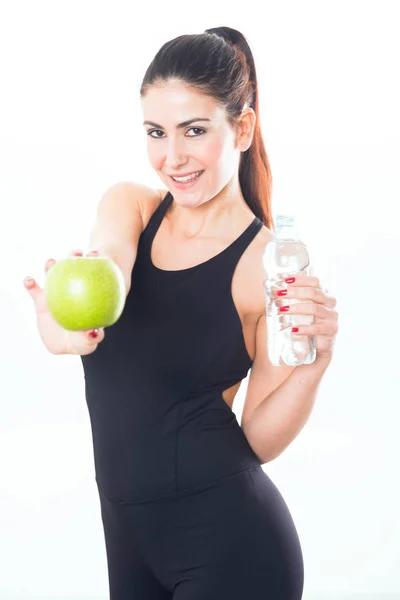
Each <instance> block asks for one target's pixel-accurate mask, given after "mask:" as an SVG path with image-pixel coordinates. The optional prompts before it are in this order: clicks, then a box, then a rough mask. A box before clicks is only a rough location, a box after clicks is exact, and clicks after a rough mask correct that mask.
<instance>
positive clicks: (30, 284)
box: [24, 277, 43, 305]
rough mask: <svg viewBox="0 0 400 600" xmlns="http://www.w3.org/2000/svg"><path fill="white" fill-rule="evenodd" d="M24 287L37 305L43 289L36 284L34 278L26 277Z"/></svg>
mask: <svg viewBox="0 0 400 600" xmlns="http://www.w3.org/2000/svg"><path fill="white" fill-rule="evenodd" d="M24 286H25V289H26V290H28V292H29V295H30V297H31V298H32V300H33V301H34V303H35V305H36V304H37V302H38V300H39V298H40V296H41V293H42V291H43V290H42V288H41V287H40V285H38V284H37V283H36V281H35V279H33V277H25V279H24Z"/></svg>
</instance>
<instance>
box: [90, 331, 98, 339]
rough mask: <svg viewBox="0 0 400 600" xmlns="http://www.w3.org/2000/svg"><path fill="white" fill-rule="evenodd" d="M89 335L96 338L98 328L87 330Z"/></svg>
mask: <svg viewBox="0 0 400 600" xmlns="http://www.w3.org/2000/svg"><path fill="white" fill-rule="evenodd" d="M89 335H90V337H92V338H97V336H98V335H99V330H98V329H92V331H89Z"/></svg>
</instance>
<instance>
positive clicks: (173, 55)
mask: <svg viewBox="0 0 400 600" xmlns="http://www.w3.org/2000/svg"><path fill="white" fill-rule="evenodd" d="M168 79H179V80H181V81H184V82H185V83H188V84H189V85H191V86H193V87H196V88H197V89H199V90H200V91H201V92H203V93H205V94H207V95H209V96H211V97H213V98H215V100H216V101H217V102H219V103H220V104H221V105H222V106H224V107H225V110H226V112H227V117H228V121H229V122H230V123H231V125H234V123H235V121H236V119H237V118H238V116H239V115H240V114H241V112H242V110H243V109H244V107H245V106H247V107H250V108H252V109H253V110H254V112H255V115H256V125H255V131H254V136H253V140H252V143H251V146H250V148H249V149H248V150H247V151H246V152H242V154H241V158H240V165H239V182H240V187H241V190H242V194H243V197H244V199H245V201H246V203H247V205H248V206H249V208H250V209H251V211H252V212H253V213H254V214H255V215H256V216H257V217H258V218H259V219H260V220H261V221H262V222H263V223H264V225H266V226H267V227H268V228H270V229H274V224H273V217H272V209H271V193H272V175H271V168H270V165H269V161H268V156H267V152H266V150H265V145H264V140H263V137H262V133H261V126H260V116H259V105H258V83H257V74H256V68H255V63H254V58H253V54H252V52H251V49H250V46H249V44H248V42H247V40H246V38H245V37H244V36H243V34H242V33H240V31H237V30H236V29H231V28H230V27H215V28H213V29H206V31H205V32H204V33H201V34H192V35H181V36H179V37H177V38H175V39H173V40H170V41H169V42H166V43H165V44H164V45H163V46H162V47H161V48H160V50H159V51H158V52H157V54H156V55H155V57H154V59H153V60H152V62H151V63H150V65H149V67H148V69H147V71H146V73H145V76H144V78H143V81H142V85H141V88H140V95H141V96H144V95H145V94H146V91H147V90H148V88H149V87H151V86H152V85H153V84H154V83H159V82H163V81H167V80H168Z"/></svg>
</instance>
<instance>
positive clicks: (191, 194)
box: [142, 80, 337, 420]
mask: <svg viewBox="0 0 400 600" xmlns="http://www.w3.org/2000/svg"><path fill="white" fill-rule="evenodd" d="M142 110H143V121H144V128H145V130H146V133H147V134H148V135H147V153H148V158H149V162H150V164H151V166H152V168H153V169H154V170H155V172H156V173H157V174H158V176H159V177H160V179H161V181H162V182H163V183H164V185H165V187H166V188H167V189H166V190H161V197H160V201H161V200H162V199H163V198H164V196H165V194H166V193H167V191H168V190H169V191H170V192H171V194H172V196H173V202H172V203H171V205H170V207H169V210H168V211H167V213H166V216H165V218H164V219H163V221H162V223H161V225H160V227H159V229H158V231H157V233H156V235H155V238H154V240H153V244H152V250H151V258H152V261H153V263H154V264H155V265H156V266H157V267H158V268H161V269H165V270H179V269H185V268H189V267H191V266H194V265H196V264H199V263H202V262H205V261H206V260H208V259H209V258H211V257H213V256H215V255H216V254H218V253H219V252H221V251H222V250H223V249H224V248H226V247H227V246H228V245H229V244H231V243H232V242H233V241H234V240H235V239H236V238H237V237H238V236H239V235H240V234H241V233H242V232H243V231H244V230H245V229H246V228H247V227H248V226H249V225H250V223H251V221H252V220H253V219H254V216H255V215H254V214H253V213H252V211H251V210H250V208H249V207H248V205H247V204H246V202H245V200H244V197H243V194H242V192H241V189H240V185H239V161H240V155H241V152H244V151H246V150H247V149H248V148H249V147H250V145H251V143H252V140H253V136H254V128H255V122H256V115H255V113H254V111H253V110H252V109H251V108H245V109H244V110H243V111H242V113H241V114H240V116H239V117H238V119H237V121H236V123H235V125H234V126H232V125H231V124H230V123H229V122H228V119H227V114H226V112H225V109H224V108H223V107H221V106H220V105H219V104H218V103H217V102H216V101H215V100H214V99H213V98H211V97H208V96H206V95H205V94H203V93H201V91H199V90H197V89H194V88H193V87H190V86H188V85H187V84H185V83H183V82H181V81H178V80H169V81H167V82H162V83H158V84H157V85H153V86H152V87H151V88H150V89H149V90H148V91H147V92H146V94H145V95H144V96H143V97H142ZM194 118H202V119H208V120H209V121H193V122H191V123H190V124H187V126H185V127H179V126H178V125H179V124H180V123H183V122H185V121H188V120H192V119H194ZM201 170H204V173H203V175H202V176H201V178H200V179H199V181H198V182H197V183H196V185H195V186H193V187H192V188H188V189H187V190H179V189H177V188H175V187H174V184H173V181H172V180H171V179H170V177H169V175H171V174H174V175H186V174H188V173H193V172H196V171H201ZM145 225H146V223H145ZM271 237H272V232H271V231H270V230H269V229H268V228H267V227H265V226H264V227H262V229H261V230H260V231H259V232H258V234H257V235H256V236H255V238H254V240H253V241H252V242H251V243H250V244H249V246H248V247H247V248H246V250H245V251H244V253H243V255H242V256H241V258H240V259H239V262H238V265H237V268H236V270H235V272H234V275H233V280H232V297H233V300H234V303H235V306H236V308H237V312H238V315H239V317H240V320H241V322H242V326H243V337H244V341H245V344H246V347H247V351H248V353H249V356H250V357H251V358H252V359H253V360H254V363H253V367H252V373H251V376H250V380H249V386H248V392H247V396H246V403H245V411H244V412H245V417H246V420H247V419H248V418H249V417H250V415H251V413H252V412H253V411H254V409H255V408H256V406H257V405H259V403H260V402H261V401H262V400H263V399H264V398H265V397H266V396H267V395H269V394H271V393H272V392H273V391H274V389H276V388H278V387H279V386H280V385H281V384H282V383H283V382H284V381H285V380H286V379H288V377H289V376H290V375H291V374H292V372H293V370H294V368H293V367H287V366H284V367H273V366H272V365H271V363H270V362H269V359H268V357H267V352H266V347H265V335H266V324H265V290H264V281H265V271H264V268H263V264H262V256H263V252H264V250H265V246H266V245H267V244H268V242H269V241H270V239H271ZM165 248H168V253H166V252H165ZM287 287H288V288H289V289H288V290H287V295H286V298H298V299H301V300H302V304H297V305H294V306H291V307H290V308H289V311H288V313H286V314H290V313H291V312H292V313H298V314H313V315H314V318H315V323H316V324H315V325H314V326H302V327H300V331H299V334H306V335H314V336H315V339H316V343H317V352H318V350H319V351H320V355H321V358H326V357H329V356H330V354H331V352H332V347H333V341H334V337H335V335H336V331H337V313H336V311H334V310H333V308H334V306H335V304H336V300H335V299H334V298H333V297H331V296H328V295H327V294H326V293H325V292H324V291H323V290H322V288H321V285H320V282H319V279H318V278H316V277H314V276H313V277H311V276H310V277H307V276H305V275H302V276H301V278H300V279H298V280H297V281H296V283H295V284H294V285H289V286H287ZM276 302H277V304H278V306H282V305H284V304H286V302H285V301H284V300H282V299H281V298H279V297H276ZM256 350H257V356H256ZM310 367H311V365H310ZM239 387H240V383H239V384H237V385H235V386H233V387H232V388H229V389H228V390H225V392H224V393H223V397H224V400H225V401H226V402H227V404H229V406H231V407H232V405H233V400H234V397H235V395H236V393H237V391H238V389H239Z"/></svg>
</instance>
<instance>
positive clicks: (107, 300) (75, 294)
mask: <svg viewBox="0 0 400 600" xmlns="http://www.w3.org/2000/svg"><path fill="white" fill-rule="evenodd" d="M44 289H45V293H46V301H47V305H48V308H49V311H50V312H51V314H52V316H53V317H54V319H55V320H56V321H57V323H59V324H60V325H61V326H62V327H63V328H64V329H66V330H68V331H82V330H88V329H95V328H99V327H109V326H110V325H113V324H114V323H115V322H116V321H117V320H118V319H119V317H120V316H121V314H122V311H123V308H124V305H125V281H124V277H123V274H122V271H121V269H120V268H119V266H118V265H117V264H116V263H115V262H114V261H113V260H111V259H110V258H108V257H107V256H99V255H97V254H96V255H91V256H86V257H84V256H79V255H78V256H70V257H68V258H66V259H64V260H61V261H59V262H57V263H56V264H55V265H54V266H53V267H52V269H51V270H50V271H49V272H48V273H47V278H46V283H45V288H44Z"/></svg>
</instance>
